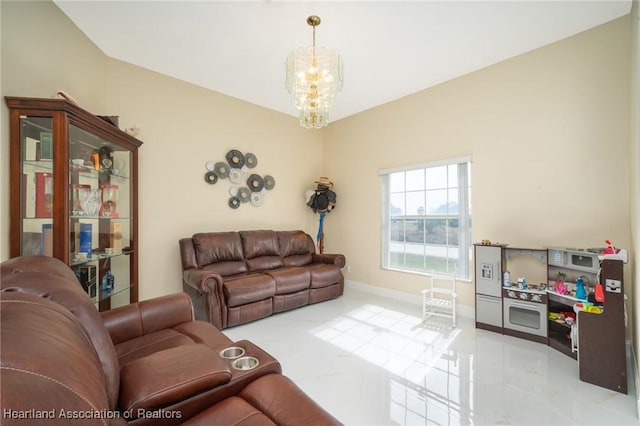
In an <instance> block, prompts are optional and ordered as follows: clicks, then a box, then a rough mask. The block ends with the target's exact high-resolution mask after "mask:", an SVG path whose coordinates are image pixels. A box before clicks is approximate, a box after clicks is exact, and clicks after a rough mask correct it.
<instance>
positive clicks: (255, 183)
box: [247, 174, 264, 192]
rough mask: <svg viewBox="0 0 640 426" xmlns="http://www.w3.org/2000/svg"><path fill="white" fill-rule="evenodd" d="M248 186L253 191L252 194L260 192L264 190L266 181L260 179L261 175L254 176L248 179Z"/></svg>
mask: <svg viewBox="0 0 640 426" xmlns="http://www.w3.org/2000/svg"><path fill="white" fill-rule="evenodd" d="M247 186H248V187H249V189H250V190H251V192H260V191H262V188H264V179H262V177H260V175H256V174H252V175H251V176H249V179H247Z"/></svg>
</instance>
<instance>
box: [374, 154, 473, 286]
mask: <svg viewBox="0 0 640 426" xmlns="http://www.w3.org/2000/svg"><path fill="white" fill-rule="evenodd" d="M384 185H385V187H386V189H387V191H386V193H387V197H388V206H387V208H388V211H387V212H386V213H387V214H386V224H387V226H386V235H385V249H386V256H385V257H384V259H385V262H384V263H385V264H384V266H386V267H389V268H394V269H407V270H418V271H431V270H433V271H437V272H440V273H448V274H453V273H455V274H456V275H458V276H459V277H463V278H468V276H469V271H468V269H469V259H470V254H471V249H470V238H471V208H470V202H469V200H470V193H471V183H470V173H469V163H468V162H467V161H465V162H452V163H450V164H444V165H442V164H440V165H437V166H433V167H420V168H416V169H407V170H401V171H394V172H392V173H388V174H387V175H386V179H385V180H384ZM461 224H462V226H461Z"/></svg>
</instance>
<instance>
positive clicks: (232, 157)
mask: <svg viewBox="0 0 640 426" xmlns="http://www.w3.org/2000/svg"><path fill="white" fill-rule="evenodd" d="M226 158H227V163H229V165H230V166H231V167H233V168H235V169H239V168H241V167H242V166H244V155H242V153H241V152H240V151H238V150H237V149H232V150H231V151H229V152H227V156H226Z"/></svg>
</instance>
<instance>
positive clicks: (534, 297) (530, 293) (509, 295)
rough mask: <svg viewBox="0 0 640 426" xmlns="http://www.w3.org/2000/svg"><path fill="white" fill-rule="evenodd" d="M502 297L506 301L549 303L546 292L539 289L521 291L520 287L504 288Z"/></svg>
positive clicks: (532, 288)
mask: <svg viewBox="0 0 640 426" xmlns="http://www.w3.org/2000/svg"><path fill="white" fill-rule="evenodd" d="M502 297H503V298H506V299H517V300H521V301H523V302H533V303H547V292H546V290H540V289H538V288H537V287H531V288H526V289H520V288H518V287H515V286H513V287H502Z"/></svg>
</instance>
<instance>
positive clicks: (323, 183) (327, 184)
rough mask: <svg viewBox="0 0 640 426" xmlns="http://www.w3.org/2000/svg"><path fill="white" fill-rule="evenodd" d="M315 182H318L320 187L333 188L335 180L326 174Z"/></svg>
mask: <svg viewBox="0 0 640 426" xmlns="http://www.w3.org/2000/svg"><path fill="white" fill-rule="evenodd" d="M314 183H315V184H317V185H318V187H325V188H332V187H333V182H331V181H330V180H329V178H328V177H326V176H321V177H320V179H318V180H317V181H315V182H314Z"/></svg>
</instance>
